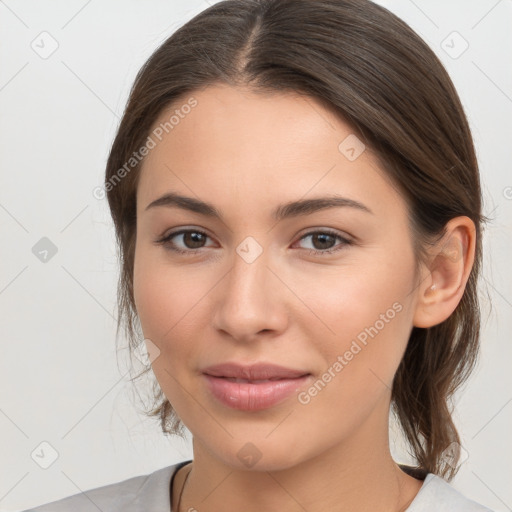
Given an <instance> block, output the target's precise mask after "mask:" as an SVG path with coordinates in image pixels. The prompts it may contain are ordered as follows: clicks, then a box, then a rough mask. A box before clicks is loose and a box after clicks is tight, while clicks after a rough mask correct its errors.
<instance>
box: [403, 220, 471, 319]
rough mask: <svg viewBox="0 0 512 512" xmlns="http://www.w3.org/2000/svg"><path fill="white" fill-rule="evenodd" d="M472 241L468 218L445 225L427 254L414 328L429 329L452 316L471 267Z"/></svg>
mask: <svg viewBox="0 0 512 512" xmlns="http://www.w3.org/2000/svg"><path fill="white" fill-rule="evenodd" d="M475 237H476V230H475V224H474V223H473V221H472V220H471V219H470V218H469V217H466V216H461V217H455V218H453V219H451V220H450V221H449V222H448V223H447V224H446V233H445V235H444V236H443V238H442V239H441V240H440V241H439V242H438V243H437V244H436V245H435V246H434V247H433V248H432V249H431V250H429V253H430V258H429V263H428V265H427V266H426V268H425V267H424V273H423V277H422V280H421V283H420V284H419V286H418V290H417V302H416V309H415V313H414V318H413V325H414V326H415V327H432V326H434V325H437V324H440V323H441V322H443V321H444V320H446V319H447V318H448V317H449V316H450V315H451V314H452V313H453V311H454V310H455V308H456V307H457V304H458V303H459V302H460V300H461V298H462V294H463V293H464V289H465V287H466V283H467V280H468V278H469V274H470V272H471V268H472V267H473V262H474V259H475V242H476V238H475Z"/></svg>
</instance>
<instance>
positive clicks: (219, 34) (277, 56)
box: [105, 0, 487, 480]
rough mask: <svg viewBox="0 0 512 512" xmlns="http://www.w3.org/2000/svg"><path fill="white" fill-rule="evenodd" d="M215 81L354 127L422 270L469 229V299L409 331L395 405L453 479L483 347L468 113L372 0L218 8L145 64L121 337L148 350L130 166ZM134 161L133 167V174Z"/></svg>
mask: <svg viewBox="0 0 512 512" xmlns="http://www.w3.org/2000/svg"><path fill="white" fill-rule="evenodd" d="M219 83H222V84H227V85H230V86H233V87H249V88H250V89H251V90H252V91H254V92H261V93H268V94H270V93H273V92H278V93H279V92H281V93H286V92H293V93H299V94H304V95H306V96H309V97H313V98H315V99H317V100H319V101H321V102H322V104H323V105H325V106H326V107H327V108H330V109H331V110H332V111H334V112H335V113H336V114H337V115H338V116H339V117H340V119H343V120H344V121H346V122H348V123H349V124H350V125H351V126H352V127H354V129H356V130H357V133H358V136H359V137H360V138H361V139H362V141H363V142H364V144H365V145H366V146H367V148H369V149H370V150H371V151H372V153H373V154H375V155H377V157H378V161H379V163H380V164H381V166H382V168H383V169H384V171H385V173H386V175H387V176H389V178H390V179H391V182H392V183H393V184H394V185H395V186H396V187H398V188H399V190H400V192H401V194H402V195H403V197H404V198H405V199H406V202H407V206H408V210H409V218H410V228H411V233H412V240H413V246H414V254H415V256H416V263H417V265H419V263H420V262H424V261H427V260H426V257H427V254H428V253H427V248H428V247H429V246H432V244H433V243H435V241H437V240H439V239H441V237H442V236H443V235H444V233H445V225H446V223H447V222H448V221H449V220H450V219H452V218H454V217H457V216H467V217H469V218H470V219H471V220H472V221H473V222H474V224H475V228H476V232H475V241H476V247H475V258H474V263H473V266H472V268H471V271H470V274H469V278H468V281H467V283H466V287H465V290H464V293H463V295H462V298H461V300H460V302H459V303H458V305H457V307H456V308H455V310H454V311H453V313H452V314H451V315H450V317H449V318H447V319H446V320H445V321H443V322H442V323H440V324H438V325H435V326H433V327H429V328H418V327H412V330H411V332H410V337H409V340H408V344H407V348H406V350H405V353H404V356H403V358H402V361H401V363H400V365H399V367H398V369H397V372H396V374H395V377H394V381H393V386H392V395H391V411H392V412H393V413H394V415H395V417H396V418H397V419H398V421H399V424H400V426H401V429H402V431H403V434H404V435H405V438H406V440H407V441H408V443H409V447H410V449H411V451H412V453H411V454H412V455H413V456H414V458H415V460H416V462H417V464H418V466H417V467H418V469H419V470H420V471H424V472H432V473H436V474H439V475H441V476H443V477H445V478H446V479H448V480H451V479H452V478H453V476H454V475H455V473H456V472H457V470H458V466H457V462H458V460H459V454H458V453H457V448H459V444H460V439H459V435H458V433H457V429H456V427H455V424H454V422H453V419H452V415H451V413H452V405H451V400H452V398H453V394H454V392H455V391H456V390H457V389H458V388H459V387H460V386H461V384H462V383H464V382H465V381H466V380H467V378H468V376H469V375H470V373H471V371H472V370H473V368H474V366H475V363H476V361H477V354H478V347H479V337H480V310H479V303H478V293H477V279H478V276H479V272H480V267H481V259H482V242H481V235H482V224H483V223H484V222H485V221H486V220H487V218H486V217H484V216H483V215H482V212H481V209H482V204H481V203H482V199H481V189H480V179H479V171H478V163H477V159H476V155H475V149H474V146H473V140H472V137H471V132H470V128H469V125H468V121H467V118H466V116H465V114H464V110H463V107H462V105H461V102H460V99H459V97H458V95H457V92H456V90H455V87H454V85H453V83H452V81H451V79H450V77H449V75H448V73H447V72H446V70H445V68H444V67H443V65H442V64H441V62H440V61H439V59H438V58H437V57H436V55H435V54H434V52H433V51H432V50H431V49H430V48H429V46H428V45H427V44H426V43H425V42H424V41H423V40H422V39H421V38H420V37H419V36H418V35H417V34H416V33H415V32H414V31H413V30H412V29H411V28H410V27H409V26H408V25H407V24H406V23H405V22H403V21H402V20H400V19H399V18H398V17H397V16H396V15H394V14H393V13H391V12H390V11H388V10H387V9H385V8H383V7H381V6H378V5H376V4H374V3H372V2H370V1H368V0H244V1H239V0H224V1H220V2H218V3H216V4H214V5H213V6H211V7H209V8H208V9H206V10H204V11H202V12H201V13H199V14H198V15H196V16H195V17H194V18H192V19H191V20H190V21H188V22H187V23H186V24H185V25H183V26H182V27H180V28H179V29H178V30H176V31H175V32H174V33H173V34H172V35H171V36H170V37H169V38H168V39H166V40H165V41H164V42H163V43H162V44H161V45H160V46H159V47H158V48H157V49H156V50H155V51H154V53H153V54H152V55H151V56H150V58H149V59H148V60H147V61H146V62H145V64H144V65H143V66H142V68H141V69H140V70H139V72H138V74H137V76H136V79H135V82H134V84H133V86H132V88H131V91H130V95H129V98H128V102H127V105H126V108H125V111H124V114H123V117H122V119H121V122H120V125H119V128H118V131H117V134H116V137H115V140H114V142H113V144H112V148H111V151H110V154H109V157H108V161H107V165H106V175H105V185H106V190H107V198H108V203H109V207H110V211H111V214H112V218H113V221H114V225H115V231H116V241H117V248H118V257H119V260H120V275H119V282H118V304H117V306H118V325H117V333H118V334H119V329H120V326H121V325H124V332H125V335H126V337H127V338H128V340H129V348H130V350H133V349H134V348H135V347H136V346H137V345H138V344H139V343H140V340H141V339H142V337H141V336H140V324H139V320H138V316H137V311H136V308H135V304H134V296H133V270H134V253H135V240H136V221H137V219H136V191H137V184H138V178H139V175H140V169H141V164H142V162H143V160H141V161H140V162H136V163H135V164H133V161H132V160H131V159H132V158H133V156H134V155H135V154H138V153H136V152H137V150H139V148H141V147H143V146H144V145H145V143H146V140H147V139H148V135H149V134H150V130H151V127H152V126H153V125H154V123H155V121H156V120H157V119H158V118H159V116H160V114H161V113H162V112H163V111H164V110H165V109H167V108H169V106H170V105H176V104H178V102H179V101H182V102H184V101H185V100H184V98H186V97H187V96H190V95H191V94H193V92H194V91H198V90H201V89H204V88H206V87H208V86H209V85H214V84H219ZM129 161H130V162H131V163H130V165H131V166H132V167H133V169H130V170H129V172H126V163H127V162H129ZM123 169H125V172H124V173H123V172H121V171H122V170H123ZM119 177H122V179H119ZM417 268H418V266H417ZM137 331H139V333H138V332H137ZM147 370H149V369H147ZM153 393H154V405H155V407H154V408H153V409H152V410H151V411H149V412H148V413H147V414H148V415H149V416H156V417H159V418H160V423H161V428H162V431H163V432H164V433H169V434H177V435H179V434H181V432H182V428H183V424H182V423H181V420H180V419H179V417H178V416H177V414H176V413H175V411H174V409H173V408H172V405H171V404H170V403H169V401H168V400H167V399H166V397H165V396H164V395H163V393H162V390H161V389H160V388H159V386H158V385H157V384H154V386H153ZM450 446H451V448H450ZM454 447H455V449H454ZM447 449H450V450H451V451H450V456H449V457H446V456H445V452H446V450H447Z"/></svg>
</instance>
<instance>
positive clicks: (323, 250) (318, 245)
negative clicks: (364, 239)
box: [300, 230, 353, 256]
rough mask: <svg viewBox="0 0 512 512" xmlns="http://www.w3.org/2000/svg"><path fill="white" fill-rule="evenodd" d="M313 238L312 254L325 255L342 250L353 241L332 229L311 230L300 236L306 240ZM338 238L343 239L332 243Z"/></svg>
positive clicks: (310, 252)
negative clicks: (339, 242) (335, 243)
mask: <svg viewBox="0 0 512 512" xmlns="http://www.w3.org/2000/svg"><path fill="white" fill-rule="evenodd" d="M307 238H311V241H312V244H313V248H312V249H310V250H309V254H310V255H311V256H317V255H319V256H324V255H326V254H332V253H334V252H338V251H340V250H342V249H343V248H344V247H346V246H347V245H351V244H352V243H353V242H352V241H351V240H349V239H348V238H345V237H343V236H341V235H340V234H338V233H336V232H335V231H330V230H318V231H310V232H309V233H306V234H305V235H304V236H302V237H301V238H300V240H305V239H307ZM336 239H338V240H341V244H338V245H334V246H333V245H332V244H333V243H334V242H335V241H336Z"/></svg>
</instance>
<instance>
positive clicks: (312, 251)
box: [155, 229, 353, 256]
mask: <svg viewBox="0 0 512 512" xmlns="http://www.w3.org/2000/svg"><path fill="white" fill-rule="evenodd" d="M185 233H199V234H201V235H203V236H205V237H207V238H210V237H209V236H208V234H207V233H205V232H204V231H201V230H200V229H181V230H179V231H174V232H172V233H169V234H168V235H166V236H165V237H163V238H161V239H160V240H157V241H156V242H155V243H157V244H160V245H164V246H165V247H166V248H168V249H169V250H171V251H174V252H177V253H179V254H186V255H189V256H192V255H195V254H197V253H198V252H201V249H204V247H201V248H199V249H186V250H185V249H178V248H177V247H175V246H173V243H172V242H171V240H172V239H173V238H174V237H175V236H178V235H182V234H185ZM318 234H321V235H329V236H332V237H334V238H338V239H339V240H341V241H342V244H340V245H338V246H335V248H332V249H325V250H323V251H322V250H318V249H309V255H310V256H325V255H326V254H332V253H335V252H338V251H340V250H341V249H343V248H344V247H345V246H347V245H352V244H353V242H352V240H349V239H347V238H345V237H342V236H341V235H339V234H338V233H336V232H335V231H331V230H329V229H324V230H317V231H309V232H308V233H305V234H304V235H303V236H301V237H300V239H299V241H300V240H303V239H304V238H307V237H309V236H312V235H318ZM336 247H337V248H336ZM305 250H308V249H305Z"/></svg>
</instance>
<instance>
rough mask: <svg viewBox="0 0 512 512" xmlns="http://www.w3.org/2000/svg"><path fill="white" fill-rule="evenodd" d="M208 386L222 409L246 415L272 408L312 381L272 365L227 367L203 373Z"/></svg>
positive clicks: (211, 369) (300, 373)
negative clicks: (223, 407)
mask: <svg viewBox="0 0 512 512" xmlns="http://www.w3.org/2000/svg"><path fill="white" fill-rule="evenodd" d="M203 376H204V378H205V381H206V386H207V388H208V390H209V392H210V393H211V395H212V396H213V397H214V398H215V399H216V401H218V402H220V403H221V404H222V405H224V406H227V407H229V408H232V409H238V410H244V411H258V410H263V409H268V408H270V407H273V406H275V405H277V404H279V403H281V402H283V401H284V400H286V399H287V398H288V397H290V395H292V394H293V393H294V392H296V391H298V390H300V389H301V388H302V387H303V386H304V385H305V384H306V383H307V382H308V381H309V379H310V378H311V377H312V375H311V374H310V373H309V372H307V371H303V370H295V369H291V368H285V367H283V366H277V365H273V364H266V363H258V364H255V365H250V366H247V365H246V366H244V365H240V364H236V363H224V364H221V365H216V366H211V367H209V368H206V369H204V370H203Z"/></svg>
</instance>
